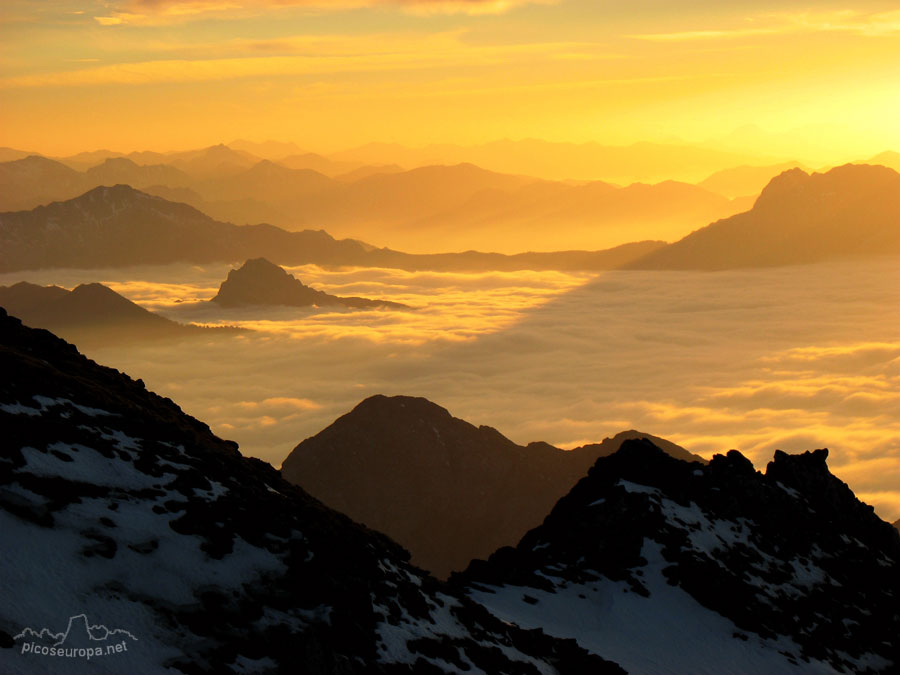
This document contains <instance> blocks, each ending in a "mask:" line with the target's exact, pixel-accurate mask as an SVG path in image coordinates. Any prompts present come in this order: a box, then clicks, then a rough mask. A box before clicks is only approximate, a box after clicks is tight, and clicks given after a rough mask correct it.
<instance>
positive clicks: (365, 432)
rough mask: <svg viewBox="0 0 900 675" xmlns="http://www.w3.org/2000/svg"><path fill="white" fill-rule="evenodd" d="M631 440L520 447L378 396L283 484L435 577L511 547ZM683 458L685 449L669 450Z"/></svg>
mask: <svg viewBox="0 0 900 675" xmlns="http://www.w3.org/2000/svg"><path fill="white" fill-rule="evenodd" d="M635 436H641V437H643V436H645V434H640V433H639V432H635V431H631V432H624V433H623V434H619V435H617V436H616V437H615V438H612V439H606V440H605V441H604V442H603V443H601V444H594V445H589V446H585V447H583V448H578V449H576V450H571V451H564V450H560V449H558V448H555V447H553V446H551V445H548V444H547V443H532V444H530V445H528V446H525V447H523V446H519V445H516V444H515V443H513V442H512V441H510V440H509V439H507V438H505V437H504V436H503V435H501V434H500V433H499V432H498V431H496V430H495V429H492V428H490V427H485V426H482V427H474V426H472V425H471V424H469V423H468V422H465V421H463V420H460V419H457V418H455V417H452V416H451V415H450V413H449V412H447V410H445V409H444V408H441V407H440V406H438V405H435V404H434V403H431V402H430V401H428V400H426V399H424V398H412V397H407V396H394V397H385V396H373V397H371V398H368V399H366V400H365V401H363V402H362V403H360V404H359V405H358V406H356V407H355V408H354V409H353V410H352V411H351V412H349V413H347V414H346V415H344V416H342V417H341V418H339V419H338V420H336V421H335V422H334V423H333V424H331V425H330V426H329V427H328V428H327V429H325V430H323V431H321V432H320V433H318V434H316V435H315V436H313V437H311V438H308V439H306V440H305V441H303V442H302V443H300V444H299V445H298V446H297V447H296V448H295V449H294V450H293V451H292V452H291V453H290V454H289V455H288V457H287V458H286V459H285V460H284V464H283V466H282V469H281V471H282V475H283V476H284V477H285V478H286V479H287V480H289V481H291V482H293V483H296V484H298V485H300V486H301V487H303V489H304V490H306V491H308V492H309V493H310V494H311V495H313V496H314V497H316V498H318V499H321V500H322V501H323V502H324V503H325V504H327V505H329V506H330V507H332V508H334V509H337V510H338V511H341V512H343V513H346V514H347V515H349V516H350V517H351V518H353V519H355V520H358V521H360V522H364V523H366V524H367V525H369V526H370V527H374V528H376V529H378V530H380V531H382V532H385V533H387V534H388V535H389V536H391V537H393V538H394V539H396V540H397V541H398V542H400V543H401V544H402V545H403V546H405V547H406V548H408V549H409V550H410V552H411V553H412V556H413V562H415V563H416V564H417V565H420V566H422V567H424V568H426V569H428V570H430V571H431V572H432V573H434V574H436V575H438V576H446V575H447V574H449V573H450V572H451V571H452V570H460V569H463V568H464V567H465V566H466V565H468V563H469V561H470V560H472V559H473V558H476V557H484V556H486V555H488V554H490V553H491V552H492V551H494V550H495V549H497V548H499V547H500V546H505V545H511V544H514V543H515V542H516V541H518V539H519V538H520V537H521V536H522V535H523V534H524V533H525V532H526V531H527V530H528V529H530V528H532V527H534V526H536V525H538V524H539V523H540V522H541V520H542V519H543V518H544V516H545V515H546V514H547V513H548V512H549V510H550V509H551V508H552V506H553V504H555V503H556V501H557V500H558V499H559V498H560V497H561V496H563V495H564V494H565V493H566V492H567V491H568V490H569V489H570V488H571V486H572V485H574V484H575V482H576V481H578V479H579V478H581V477H582V476H583V475H584V474H585V472H586V471H587V470H588V468H589V467H590V466H591V465H592V464H593V463H594V462H595V461H596V459H597V458H598V457H601V456H604V455H608V454H611V453H613V452H615V451H616V450H618V448H619V446H620V445H621V444H622V442H623V441H624V440H625V439H626V438H630V437H635ZM663 443H664V444H665V445H666V447H668V448H670V449H672V451H673V452H675V453H676V454H677V455H678V456H679V457H681V458H689V457H690V458H693V459H696V460H699V461H701V462H702V461H704V460H702V458H700V457H695V456H692V455H691V454H690V453H688V452H687V451H686V450H684V449H683V448H679V447H678V446H675V445H674V444H670V443H666V442H663Z"/></svg>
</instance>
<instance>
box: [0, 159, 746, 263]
mask: <svg viewBox="0 0 900 675" xmlns="http://www.w3.org/2000/svg"><path fill="white" fill-rule="evenodd" d="M165 159H166V156H156V155H146V153H145V155H144V156H141V157H138V156H129V157H107V158H105V159H104V160H103V161H102V162H101V163H100V164H97V165H95V166H92V167H91V168H89V169H87V170H86V171H84V172H83V173H82V172H78V171H75V170H73V169H71V168H69V167H68V166H66V165H64V164H63V163H61V162H57V161H55V160H51V159H47V158H43V157H37V156H30V157H26V158H23V159H18V160H14V161H10V162H6V163H3V164H0V210H22V209H29V208H34V207H36V206H39V205H43V204H46V203H48V202H50V201H58V200H63V199H70V198H72V197H75V196H77V195H78V194H81V193H83V192H86V191H88V190H90V189H92V188H94V187H99V186H104V185H106V186H108V185H116V184H127V185H130V186H131V187H134V188H136V189H140V190H144V191H146V192H148V193H150V194H155V195H158V196H161V197H164V198H167V199H176V200H178V201H183V202H186V203H189V204H190V205H192V206H194V207H195V208H198V209H200V210H201V211H203V212H204V213H207V214H208V215H210V216H212V217H214V218H218V219H221V220H226V221H229V222H234V223H237V224H255V223H261V222H265V223H269V224H272V225H277V226H280V227H283V228H286V229H289V230H298V229H302V228H305V227H311V228H316V229H317V228H320V227H325V228H326V229H327V230H328V231H329V232H331V233H332V234H334V235H336V236H341V237H346V236H349V237H356V238H363V239H369V240H375V241H378V242H379V243H381V244H385V243H387V244H390V245H392V246H395V247H396V246H401V247H403V248H405V249H406V250H412V251H415V252H434V251H452V250H469V249H473V248H475V249H480V250H499V251H501V252H520V251H522V250H523V249H527V250H535V249H536V250H560V249H570V248H580V249H585V248H590V249H596V248H607V247H609V246H610V245H614V244H619V243H625V242H627V241H634V240H636V239H644V238H647V237H648V233H651V232H653V233H654V234H653V235H652V237H651V238H666V239H669V240H673V239H677V238H678V237H680V236H682V235H683V234H686V233H687V232H689V231H690V230H691V228H692V227H693V226H695V225H696V224H697V223H707V222H710V221H712V220H716V219H718V218H722V217H725V216H729V215H732V214H734V213H737V212H740V211H742V210H745V209H746V208H748V207H749V205H750V204H749V201H748V199H749V198H747V199H739V200H729V199H728V198H726V197H722V196H721V195H718V194H714V193H712V192H709V191H707V190H705V189H703V188H701V187H697V186H694V185H688V184H685V183H678V182H674V181H666V182H664V183H661V184H659V185H643V184H641V185H637V184H636V185H632V186H629V187H626V188H619V187H618V186H616V185H612V184H609V183H603V182H592V183H586V184H574V185H573V184H570V183H565V182H559V181H556V182H553V181H546V180H540V179H536V178H533V177H529V176H522V175H518V174H504V173H497V172H494V171H488V170H486V169H483V168H480V167H478V166H475V165H473V164H471V163H460V164H455V165H434V166H421V167H417V168H414V169H410V170H393V169H391V168H390V167H383V166H380V167H379V166H372V167H370V166H362V167H357V168H355V169H354V170H352V171H348V172H347V173H345V174H342V175H336V176H333V177H332V176H329V175H326V174H324V173H322V172H320V171H319V170H317V169H315V168H311V167H314V166H319V164H318V163H315V162H313V163H311V164H309V165H304V164H302V163H288V164H287V165H286V164H284V163H276V162H273V161H271V160H268V159H265V160H258V159H256V158H253V159H251V156H249V155H247V154H246V153H241V152H239V151H236V150H233V149H231V148H228V147H227V146H213V147H211V148H206V149H204V150H201V151H196V152H193V153H182V154H179V155H172V156H168V160H169V161H170V162H171V163H168V164H163V163H157V162H161V161H163V160H165ZM147 162H153V163H147ZM349 166H351V165H349V164H348V165H347V167H349ZM320 168H321V167H320ZM345 168H346V167H345ZM654 227H655V229H654Z"/></svg>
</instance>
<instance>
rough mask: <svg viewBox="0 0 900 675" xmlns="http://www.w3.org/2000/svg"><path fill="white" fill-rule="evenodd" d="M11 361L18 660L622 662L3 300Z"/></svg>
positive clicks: (542, 668)
mask: <svg viewBox="0 0 900 675" xmlns="http://www.w3.org/2000/svg"><path fill="white" fill-rule="evenodd" d="M0 372H2V373H3V377H2V378H0V429H2V437H0V444H2V445H0V533H2V545H0V598H2V601H0V672H2V673H4V675H6V674H12V673H49V672H52V673H84V672H96V673H123V672H130V673H161V672H186V673H205V672H210V673H230V672H238V673H247V672H291V673H313V674H315V673H356V672H365V673H369V672H376V673H377V672H386V673H400V672H462V671H466V672H485V673H499V672H506V673H523V674H525V673H529V674H534V673H546V674H550V673H555V672H562V673H567V672H571V673H576V672H587V671H590V672H621V671H620V670H619V669H618V668H617V667H616V666H614V665H612V664H609V663H607V662H605V661H603V660H602V659H599V658H597V657H595V656H593V655H590V654H588V653H587V652H586V651H585V650H583V649H582V648H580V647H578V646H577V645H576V644H575V643H574V642H572V641H564V640H558V639H552V638H549V637H547V636H546V635H543V634H539V633H527V632H524V631H522V630H520V629H518V628H516V627H515V626H509V625H505V624H503V623H502V622H500V621H498V620H497V619H495V618H494V617H493V616H492V615H490V614H489V613H488V612H486V611H485V610H484V608H482V607H480V606H479V605H477V604H476V603H474V602H473V601H472V600H470V599H468V598H467V597H465V596H464V595H455V594H454V592H453V591H451V589H450V587H448V586H446V585H443V584H441V583H439V582H438V581H436V580H434V579H433V578H431V577H429V576H427V575H426V574H425V573H423V572H421V571H420V570H418V569H416V568H414V567H412V566H410V565H409V564H408V562H407V560H408V554H407V553H406V552H405V551H404V550H403V549H401V548H400V547H399V546H398V545H396V544H395V543H393V542H392V541H390V540H389V539H387V538H386V537H384V536H383V535H380V534H378V533H376V532H373V531H371V530H368V529H366V528H364V527H362V526H360V525H357V524H355V523H353V522H352V521H350V520H349V519H348V518H346V517H344V516H342V515H340V514H338V513H336V512H334V511H331V510H329V509H327V508H325V507H324V506H323V505H321V504H320V503H319V502H317V501H315V500H314V499H312V498H311V497H309V496H308V495H307V494H306V493H304V492H303V491H302V490H301V489H300V488H297V487H295V486H292V485H290V484H288V483H287V482H285V481H284V480H282V479H281V477H280V475H279V474H278V472H277V471H275V470H274V469H273V468H272V467H270V466H269V465H267V464H265V463H263V462H260V461H258V460H252V459H246V458H243V457H242V456H241V455H240V453H239V452H238V451H237V447H236V445H235V444H233V443H230V442H228V441H223V440H221V439H219V438H216V437H215V436H213V435H212V434H211V433H210V431H209V429H208V428H207V427H206V426H205V425H204V424H202V423H201V422H198V421H197V420H194V419H193V418H190V417H188V416H187V415H185V414H184V413H183V412H182V411H181V410H180V409H179V408H178V407H177V406H176V405H175V404H174V403H172V402H171V401H170V400H168V399H164V398H161V397H159V396H157V395H155V394H152V393H150V392H148V391H146V390H145V389H144V386H143V383H141V382H140V381H133V380H131V379H130V378H128V377H127V376H125V375H123V374H121V373H119V372H117V371H115V370H112V369H109V368H104V367H101V366H98V365H97V364H95V363H93V362H92V361H89V360H87V359H85V358H84V357H83V356H81V355H80V354H79V353H78V352H77V351H76V350H75V349H74V348H73V347H72V346H71V345H68V344H67V343H65V342H63V341H61V340H59V339H58V338H56V337H54V336H53V335H52V334H50V333H48V332H46V331H39V330H33V329H29V328H26V327H23V326H22V325H21V323H20V322H19V321H18V320H16V319H13V318H10V317H7V316H6V314H5V312H3V311H2V310H0ZM95 650H96V652H95Z"/></svg>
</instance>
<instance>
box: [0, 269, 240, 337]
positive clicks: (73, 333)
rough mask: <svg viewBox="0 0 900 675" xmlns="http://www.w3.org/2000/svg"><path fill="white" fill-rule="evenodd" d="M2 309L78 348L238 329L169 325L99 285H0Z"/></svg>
mask: <svg viewBox="0 0 900 675" xmlns="http://www.w3.org/2000/svg"><path fill="white" fill-rule="evenodd" d="M0 306H2V307H4V308H5V309H6V310H7V311H8V312H10V313H12V314H15V315H16V316H18V317H20V318H21V319H22V320H23V321H24V322H25V323H26V324H28V325H29V326H32V327H34V328H46V329H48V330H52V331H53V332H55V333H57V334H58V335H61V336H63V337H64V338H66V339H67V340H70V341H72V342H74V343H76V344H78V345H79V346H90V347H94V346H98V345H109V344H121V343H124V342H139V341H145V340H160V339H179V338H187V337H199V336H201V335H209V334H210V332H216V333H223V332H234V331H238V330H239V329H237V328H232V327H214V328H212V327H206V326H196V325H185V324H181V323H178V322H176V321H171V320H169V319H166V318H165V317H162V316H160V315H158V314H154V313H153V312H150V311H148V310H146V309H144V308H143V307H140V306H139V305H137V304H135V303H133V302H131V301H130V300H128V299H127V298H124V297H122V296H121V295H119V294H118V293H116V292H115V291H113V290H112V289H111V288H109V287H107V286H104V285H103V284H98V283H92V284H81V285H80V286H76V287H75V288H73V289H72V290H71V291H70V290H67V289H65V288H60V287H59V286H38V285H35V284H31V283H28V282H25V281H22V282H19V283H17V284H14V285H12V286H0Z"/></svg>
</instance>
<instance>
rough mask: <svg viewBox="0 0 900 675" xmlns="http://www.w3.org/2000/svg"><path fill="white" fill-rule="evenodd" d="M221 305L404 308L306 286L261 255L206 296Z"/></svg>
mask: <svg viewBox="0 0 900 675" xmlns="http://www.w3.org/2000/svg"><path fill="white" fill-rule="evenodd" d="M210 302H215V303H216V304H218V305H220V306H222V307H244V306H248V305H286V306H290V307H311V306H316V307H346V308H350V309H375V308H384V309H408V307H407V306H406V305H404V304H401V303H399V302H391V301H389V300H369V299H368V298H357V297H340V296H337V295H330V294H328V293H325V292H324V291H318V290H316V289H314V288H310V287H309V286H307V285H306V284H304V283H303V282H302V281H300V280H299V279H297V278H295V277H294V276H293V275H292V274H288V273H287V272H286V271H285V270H283V269H282V268H281V267H279V266H278V265H276V264H274V263H271V262H269V261H268V260H266V259H265V258H254V259H252V260H248V261H247V262H245V263H244V264H243V265H242V266H241V267H239V268H238V269H234V270H231V271H230V272H229V273H228V278H227V279H225V281H223V282H222V284H221V285H220V286H219V292H218V293H216V295H215V297H214V298H212V299H211V300H210Z"/></svg>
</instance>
